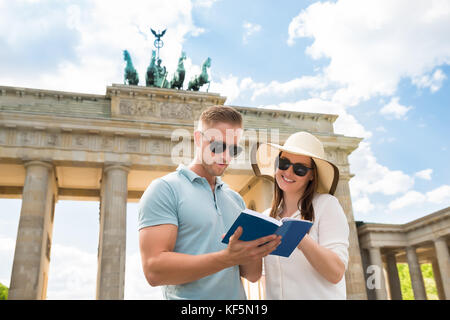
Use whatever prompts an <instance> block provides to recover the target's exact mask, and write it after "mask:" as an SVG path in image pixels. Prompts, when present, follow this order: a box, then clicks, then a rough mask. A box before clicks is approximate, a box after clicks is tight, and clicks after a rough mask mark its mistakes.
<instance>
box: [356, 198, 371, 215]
mask: <svg viewBox="0 0 450 320" xmlns="http://www.w3.org/2000/svg"><path fill="white" fill-rule="evenodd" d="M374 208H375V206H374V205H373V204H372V202H370V199H369V197H367V196H364V197H362V198H358V199H356V200H355V201H353V211H354V212H357V213H361V214H367V213H369V212H371V211H372V210H373V209H374Z"/></svg>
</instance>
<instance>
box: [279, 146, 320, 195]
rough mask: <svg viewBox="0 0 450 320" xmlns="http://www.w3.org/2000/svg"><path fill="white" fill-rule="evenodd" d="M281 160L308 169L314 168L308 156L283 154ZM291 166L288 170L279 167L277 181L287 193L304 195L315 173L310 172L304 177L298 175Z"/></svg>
mask: <svg viewBox="0 0 450 320" xmlns="http://www.w3.org/2000/svg"><path fill="white" fill-rule="evenodd" d="M280 157H281V158H286V159H288V160H289V161H290V162H291V163H301V164H303V165H304V166H306V167H309V168H312V161H313V160H312V159H311V158H310V157H307V156H302V155H296V154H292V153H287V152H282V153H281V156H280ZM293 170H294V169H293V167H292V166H290V167H289V168H288V169H287V170H280V169H279V168H278V167H277V168H276V171H275V180H276V181H277V184H278V186H279V187H280V189H281V190H283V191H284V192H285V193H297V194H298V193H303V192H304V191H305V189H306V186H307V185H308V182H309V181H310V180H312V179H313V178H314V175H313V171H312V170H308V172H307V174H306V175H305V176H303V177H300V176H298V175H296V174H295V173H294V171H293Z"/></svg>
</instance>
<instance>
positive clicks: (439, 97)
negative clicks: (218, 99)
mask: <svg viewBox="0 0 450 320" xmlns="http://www.w3.org/2000/svg"><path fill="white" fill-rule="evenodd" d="M150 27H152V28H154V29H160V30H162V29H164V28H167V29H168V31H167V33H166V35H165V36H164V38H163V40H164V42H165V47H164V48H163V49H162V50H161V57H162V59H163V64H164V65H166V67H167V68H168V70H169V72H170V74H171V73H172V72H173V71H174V70H175V68H176V64H177V60H178V57H179V55H180V52H181V50H184V51H185V52H186V54H187V57H188V59H187V60H186V63H185V66H186V69H187V76H186V77H187V79H190V77H191V76H193V75H194V74H196V73H198V72H199V70H200V67H201V64H202V62H203V61H204V60H205V59H206V57H211V59H212V67H211V77H212V84H211V88H210V91H211V92H218V93H220V94H221V95H223V96H226V97H227V98H228V99H227V102H226V104H230V105H241V106H250V107H262V108H277V109H287V110H295V111H305V112H321V113H333V114H338V115H339V118H338V120H337V121H336V123H335V131H336V132H337V133H339V134H344V135H347V136H355V137H362V138H364V140H363V141H362V142H361V144H360V147H359V148H358V149H357V150H356V151H355V152H354V153H353V154H352V155H351V156H350V159H349V160H350V169H351V171H352V172H353V173H354V174H355V177H354V178H353V179H352V180H351V182H350V188H351V193H352V200H353V210H354V216H355V219H356V220H363V221H370V222H382V223H405V222H408V221H411V220H414V219H417V218H419V217H422V216H424V215H427V214H430V213H432V212H434V211H437V210H439V209H442V208H445V207H447V206H449V205H450V170H448V164H449V163H450V146H449V138H448V136H449V133H450V130H449V128H448V123H449V120H450V106H449V104H450V82H449V76H450V38H449V37H448V35H449V34H450V2H448V1H446V0H443V1H439V0H434V1H431V0H430V1H411V0H409V1H407V0H399V1H388V0H385V1H382V0H376V1H369V0H347V1H342V0H339V1H329V2H328V1H322V2H316V1H282V2H279V1H269V0H260V1H253V0H247V1H242V0H241V1H232V0H229V1H227V0H216V1H214V0H176V1H175V0H174V1H170V2H169V1H131V0H129V1H126V2H125V1H101V0H96V1H68V0H67V1H60V0H59V1H56V0H20V1H6V0H0V47H1V50H0V85H6V86H19V87H30V88H45V89H53V90H65V91H75V92H86V93H98V94H104V93H105V91H106V86H107V85H110V84H112V83H121V82H122V72H123V68H124V62H123V60H122V50H123V49H128V50H129V52H130V54H131V56H132V58H133V63H134V65H135V67H136V69H137V70H138V72H139V75H140V79H141V84H143V81H145V80H144V79H145V74H144V72H145V70H146V68H147V66H148V62H149V59H150V52H151V49H152V46H153V37H152V36H151V34H150ZM186 85H187V81H185V86H186ZM202 90H204V89H202ZM0 208H2V209H1V210H0V222H1V223H0V258H1V259H0V260H2V261H6V263H5V264H3V263H2V266H0V282H2V283H5V284H7V285H9V277H10V272H11V267H12V257H13V254H14V242H15V237H16V235H17V225H18V220H19V214H20V201H19V200H0ZM136 218H137V217H136V205H135V204H129V206H128V220H127V222H128V224H127V229H128V233H127V274H126V288H125V298H155V297H160V293H159V290H158V289H154V288H149V287H148V286H147V285H146V283H145V280H144V279H143V277H142V276H141V275H140V273H141V272H140V269H139V268H140V265H139V264H140V261H139V254H138V248H137V231H136ZM97 242H98V204H97V203H89V202H87V203H80V202H68V201H59V202H58V204H57V206H56V215H55V228H54V239H53V248H52V264H51V267H50V275H49V287H48V295H49V298H53V299H57V298H67V299H68V298H86V299H91V298H94V297H95V276H96V252H97ZM72 261H79V262H78V263H72ZM80 261H81V262H82V263H80ZM69 275H71V276H69ZM92 279H94V280H93V281H92Z"/></svg>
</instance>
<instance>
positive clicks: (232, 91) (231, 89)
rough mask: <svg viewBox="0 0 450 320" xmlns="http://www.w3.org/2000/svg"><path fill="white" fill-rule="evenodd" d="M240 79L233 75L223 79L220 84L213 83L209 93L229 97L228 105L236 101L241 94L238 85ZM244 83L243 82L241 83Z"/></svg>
mask: <svg viewBox="0 0 450 320" xmlns="http://www.w3.org/2000/svg"><path fill="white" fill-rule="evenodd" d="M238 82H239V81H238V77H236V76H233V75H228V76H226V77H221V78H220V82H218V81H212V82H211V87H210V90H209V92H217V93H220V95H222V96H225V97H227V101H226V103H227V104H230V103H232V102H233V100H234V99H236V98H237V97H238V96H239V94H240V92H241V89H240V86H239V83H238ZM241 82H242V81H241Z"/></svg>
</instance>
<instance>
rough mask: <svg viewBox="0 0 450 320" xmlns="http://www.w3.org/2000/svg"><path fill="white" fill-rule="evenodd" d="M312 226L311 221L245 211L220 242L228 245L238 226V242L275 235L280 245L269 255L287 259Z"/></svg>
mask: <svg viewBox="0 0 450 320" xmlns="http://www.w3.org/2000/svg"><path fill="white" fill-rule="evenodd" d="M312 225H313V224H312V222H311V221H306V220H300V219H295V218H287V217H286V218H282V219H281V220H277V219H274V218H272V217H269V216H265V215H263V214H261V213H259V212H256V211H253V210H250V209H245V210H244V211H242V212H241V214H240V215H239V216H238V217H237V219H236V221H234V223H233V225H232V226H231V228H230V229H229V230H228V232H227V234H226V235H225V236H224V237H223V240H222V242H223V243H226V244H228V242H229V241H230V237H231V236H232V235H233V234H234V232H235V231H236V229H237V228H238V227H239V226H241V227H242V229H243V232H242V235H241V237H240V238H239V240H243V241H252V240H255V239H258V238H261V237H264V236H268V235H271V234H277V235H280V236H281V237H282V238H281V244H280V245H279V246H278V248H276V249H275V250H274V251H272V253H270V254H273V255H277V256H282V257H289V256H290V255H291V253H292V251H294V249H295V248H296V247H297V246H298V244H299V243H300V241H301V240H302V239H303V237H304V236H305V235H306V234H307V233H308V231H309V229H310V228H311V226H312Z"/></svg>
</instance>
